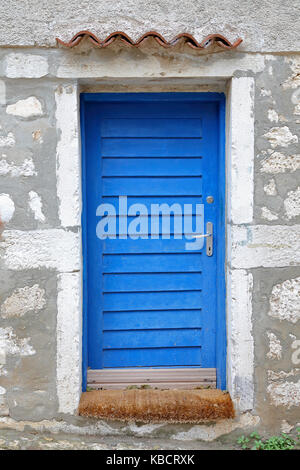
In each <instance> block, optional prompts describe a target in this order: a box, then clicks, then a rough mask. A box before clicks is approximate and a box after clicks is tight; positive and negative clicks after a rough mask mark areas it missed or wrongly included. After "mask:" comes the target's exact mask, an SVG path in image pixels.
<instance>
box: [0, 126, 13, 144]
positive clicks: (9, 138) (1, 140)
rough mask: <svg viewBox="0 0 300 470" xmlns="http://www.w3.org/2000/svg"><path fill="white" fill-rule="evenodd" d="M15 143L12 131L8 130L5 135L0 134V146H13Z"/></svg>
mask: <svg viewBox="0 0 300 470" xmlns="http://www.w3.org/2000/svg"><path fill="white" fill-rule="evenodd" d="M0 130H1V126H0ZM15 143H16V141H15V137H14V135H13V133H12V132H8V134H7V135H0V147H13V146H14V145H15Z"/></svg>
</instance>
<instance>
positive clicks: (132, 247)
mask: <svg viewBox="0 0 300 470" xmlns="http://www.w3.org/2000/svg"><path fill="white" fill-rule="evenodd" d="M201 232H202V233H203V231H202V230H200V231H199V232H198V233H201ZM130 236H132V235H130ZM133 236H134V237H136V235H133ZM144 236H145V237H146V235H144ZM179 236H180V240H178V239H177V238H173V237H179ZM140 237H142V235H140ZM159 237H160V238H159V239H158V240H152V239H151V238H150V236H149V237H147V238H146V239H144V238H138V239H136V240H132V238H129V237H128V239H127V240H122V239H121V240H120V239H118V238H116V239H110V238H106V239H105V240H103V245H102V246H103V253H106V254H110V253H114V254H130V253H132V254H134V253H162V254H163V253H184V252H185V251H186V243H191V242H192V243H194V245H193V248H195V250H193V251H202V250H203V248H204V238H202V239H201V238H200V239H197V240H196V239H195V238H190V236H189V238H186V237H185V236H184V235H181V234H175V235H172V234H170V235H169V236H168V238H166V237H167V235H159ZM191 237H193V235H191Z"/></svg>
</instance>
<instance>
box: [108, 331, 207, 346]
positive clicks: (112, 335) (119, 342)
mask: <svg viewBox="0 0 300 470" xmlns="http://www.w3.org/2000/svg"><path fill="white" fill-rule="evenodd" d="M201 341H202V338H201V330H200V329H196V328H193V329H192V328H190V329H176V330H170V329H169V330H131V331H104V333H103V348H104V349H140V348H171V347H183V346H201Z"/></svg>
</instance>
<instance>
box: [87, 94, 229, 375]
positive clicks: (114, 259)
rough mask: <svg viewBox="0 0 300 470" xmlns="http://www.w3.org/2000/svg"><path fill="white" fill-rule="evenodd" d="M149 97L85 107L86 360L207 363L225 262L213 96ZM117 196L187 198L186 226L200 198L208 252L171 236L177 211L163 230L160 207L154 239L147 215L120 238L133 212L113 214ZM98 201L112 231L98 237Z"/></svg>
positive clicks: (115, 364) (212, 354)
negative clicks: (209, 234)
mask: <svg viewBox="0 0 300 470" xmlns="http://www.w3.org/2000/svg"><path fill="white" fill-rule="evenodd" d="M187 95H188V94H187ZM149 96H150V94H148V96H147V98H146V99H145V102H143V100H137V101H136V102H135V100H134V98H132V99H130V100H128V101H126V100H123V99H121V100H120V102H117V101H116V98H115V97H114V99H112V101H111V102H109V100H108V99H105V100H104V101H103V102H101V100H99V101H95V102H93V101H89V102H86V103H85V107H84V117H83V120H84V127H85V155H86V156H85V182H86V207H85V211H86V213H85V216H86V247H87V249H86V258H87V259H86V266H87V278H88V280H87V315H88V366H89V367H90V368H91V369H102V368H126V367H133V368H144V367H160V368H161V367H177V368H178V367H199V368H214V367H216V330H217V326H218V325H217V317H218V307H217V305H218V303H217V299H218V295H220V293H219V279H218V273H219V272H222V269H223V268H222V269H221V271H220V269H219V265H220V264H221V265H222V266H223V263H224V259H222V250H220V251H219V246H221V245H222V246H223V242H224V240H223V238H222V237H223V233H221V232H219V230H218V229H219V227H220V223H221V222H223V216H224V209H223V202H222V201H223V193H222V191H223V189H224V188H222V187H220V184H219V181H220V178H219V172H220V138H219V137H220V125H219V122H220V119H219V114H220V109H219V102H218V100H213V101H211V102H210V101H198V100H195V101H192V100H190V98H187V102H185V101H184V100H182V99H181V100H179V101H177V99H176V96H174V95H172V96H174V99H173V100H172V96H171V95H170V99H169V100H160V99H159V96H158V95H155V96H154V95H153V101H151V100H150V99H149ZM209 195H212V196H213V197H214V202H213V204H208V203H207V202H206V198H207V196H209ZM118 196H127V206H128V207H130V206H132V204H144V206H145V208H146V210H147V211H148V212H149V213H150V210H151V205H152V204H169V205H172V204H179V205H180V206H181V207H182V208H183V209H184V205H185V204H190V205H192V211H191V217H190V218H191V221H192V230H193V231H195V229H196V204H204V213H203V214H202V217H204V219H203V223H204V224H206V222H208V221H209V222H212V223H213V226H214V238H213V256H207V254H206V250H205V242H203V244H202V245H201V244H199V246H201V248H199V249H197V250H195V251H189V250H187V249H186V242H191V241H193V240H191V239H187V238H185V237H184V236H183V237H182V238H180V237H179V236H178V235H180V233H177V230H178V224H177V222H178V220H177V219H176V218H177V217H178V214H177V215H174V214H171V216H170V218H169V222H170V233H169V235H168V233H164V230H165V229H166V227H168V220H166V219H168V217H166V216H162V215H161V214H160V215H159V216H157V217H156V219H157V220H156V221H155V223H156V224H157V226H158V231H157V233H156V237H152V238H151V233H150V231H151V223H150V218H149V219H148V220H147V223H144V222H141V225H140V231H139V232H140V237H139V238H138V239H132V238H130V237H129V236H127V238H126V237H125V236H124V233H123V234H122V230H121V228H120V227H121V226H122V227H123V229H124V227H125V228H126V229H128V226H129V225H130V224H131V223H132V221H133V220H134V219H135V216H133V215H128V216H127V217H126V218H124V217H123V216H119V215H118V204H119V201H118ZM101 203H107V204H113V205H114V207H115V208H116V212H117V218H116V223H115V233H114V237H115V238H106V239H103V240H100V239H99V238H98V237H97V236H96V227H97V224H98V223H99V220H100V219H101V218H100V217H99V216H96V210H97V207H98V206H99V205H100V204H101ZM122 217H123V218H122ZM141 219H142V217H141ZM165 223H166V225H164V224H165ZM120 234H121V237H120ZM220 237H221V238H220Z"/></svg>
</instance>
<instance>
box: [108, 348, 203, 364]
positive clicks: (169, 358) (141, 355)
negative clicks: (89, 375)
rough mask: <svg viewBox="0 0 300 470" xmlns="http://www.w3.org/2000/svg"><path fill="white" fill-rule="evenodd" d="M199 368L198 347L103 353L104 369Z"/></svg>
mask: <svg viewBox="0 0 300 470" xmlns="http://www.w3.org/2000/svg"><path fill="white" fill-rule="evenodd" d="M120 364H122V366H123V367H168V366H171V367H172V366H177V367H180V366H186V365H189V366H199V367H200V366H201V348H200V347H182V348H157V349H155V348H149V349H146V348H145V349H106V350H104V351H103V367H104V368H106V367H107V368H113V367H118V368H120Z"/></svg>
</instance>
